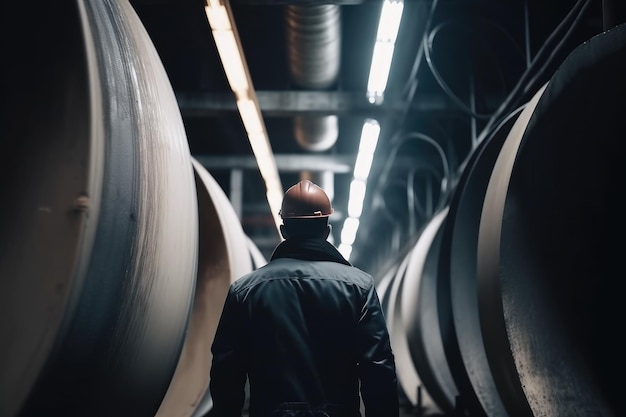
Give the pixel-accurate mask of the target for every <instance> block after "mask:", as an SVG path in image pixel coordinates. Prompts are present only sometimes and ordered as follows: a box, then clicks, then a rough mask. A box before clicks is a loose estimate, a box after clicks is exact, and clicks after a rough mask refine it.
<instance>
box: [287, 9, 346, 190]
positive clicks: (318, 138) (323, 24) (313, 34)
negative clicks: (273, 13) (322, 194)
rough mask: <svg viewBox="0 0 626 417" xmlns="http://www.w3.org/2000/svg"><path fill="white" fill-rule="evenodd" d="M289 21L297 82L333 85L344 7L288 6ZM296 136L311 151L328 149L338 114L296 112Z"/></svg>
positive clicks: (328, 182) (321, 180)
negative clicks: (319, 114) (305, 114)
mask: <svg viewBox="0 0 626 417" xmlns="http://www.w3.org/2000/svg"><path fill="white" fill-rule="evenodd" d="M285 22H286V26H287V57H288V66H289V73H290V77H291V80H292V82H293V83H294V85H295V86H296V87H298V88H302V89H305V90H324V89H328V88H330V87H333V86H334V85H335V84H336V82H337V78H338V76H339V69H340V63H341V6H340V5H337V4H314V5H291V4H290V5H286V6H285ZM294 136H295V138H296V141H297V143H298V144H299V145H300V146H301V147H302V148H303V149H305V150H307V151H311V152H321V151H326V150H328V149H330V148H331V147H332V146H334V144H335V143H336V142H337V138H338V136H339V120H338V117H337V116H336V115H323V116H302V115H296V116H295V117H294ZM301 179H310V180H311V181H313V182H315V183H317V184H319V185H320V186H321V187H322V188H324V189H325V190H330V189H332V188H333V184H334V178H333V174H332V173H328V174H326V173H322V172H305V173H303V174H302V178H301ZM331 201H332V199H331Z"/></svg>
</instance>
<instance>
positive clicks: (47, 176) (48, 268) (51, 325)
mask: <svg viewBox="0 0 626 417" xmlns="http://www.w3.org/2000/svg"><path fill="white" fill-rule="evenodd" d="M31 7H32V5H29V4H26V3H23V2H11V3H8V4H5V5H4V6H3V13H5V14H6V16H11V18H10V19H4V24H3V31H5V30H6V31H7V32H6V33H4V32H3V33H4V34H5V38H6V39H9V36H10V37H11V39H12V40H11V41H10V42H4V43H3V46H2V48H3V56H5V59H6V63H8V65H4V69H3V71H4V75H3V77H4V78H5V79H6V80H10V81H9V82H6V83H4V84H3V91H2V95H3V100H6V103H7V106H6V107H3V113H4V115H3V119H2V120H3V131H4V134H3V151H2V152H0V162H1V163H0V181H1V186H2V190H3V191H2V193H3V204H1V205H0V230H1V231H2V232H1V233H0V235H1V236H2V238H1V242H0V277H1V279H0V335H1V336H0V415H2V416H14V415H16V414H17V413H18V411H19V410H20V409H21V408H22V406H23V404H24V402H25V401H26V399H27V397H28V395H29V393H30V391H31V390H32V388H33V386H34V385H35V382H36V380H37V378H38V377H39V375H40V373H41V372H42V369H43V367H44V364H45V362H46V360H47V359H48V357H49V355H50V353H51V350H52V347H53V344H54V342H55V339H56V338H57V336H58V335H59V334H60V333H62V331H63V330H62V329H63V323H62V320H63V318H64V316H68V315H71V314H72V312H73V308H74V307H75V304H76V299H77V297H78V296H79V295H78V293H79V291H80V288H81V286H82V283H83V280H84V275H85V266H86V262H87V260H88V258H89V254H90V253H91V250H92V246H93V239H94V234H95V232H96V226H97V223H98V218H99V210H100V203H101V199H100V198H101V187H102V177H103V172H102V166H103V160H104V154H103V152H102V149H103V146H104V136H103V126H102V123H101V122H100V119H101V113H102V109H101V95H102V93H101V91H100V86H99V84H98V83H97V82H95V81H96V80H94V78H93V74H90V72H91V71H93V70H94V67H95V62H94V61H95V56H94V51H93V48H85V46H84V43H83V33H82V29H81V19H82V18H83V16H81V14H80V10H79V9H78V7H77V6H76V5H75V4H73V3H72V2H64V3H63V4H55V5H53V4H42V5H40V8H39V12H38V13H31V10H30V9H31ZM38 7H39V6H38ZM60 22H62V24H59V23H60ZM31 25H32V26H31ZM32 27H37V28H39V29H40V30H41V31H42V32H43V33H46V36H43V37H42V36H40V33H38V32H33V31H32ZM9 34H10V35H9ZM42 65H45V72H44V73H43V75H45V76H42V72H41V67H42ZM33 97H36V98H37V99H36V100H32V99H31V98H33ZM25 98H28V99H25Z"/></svg>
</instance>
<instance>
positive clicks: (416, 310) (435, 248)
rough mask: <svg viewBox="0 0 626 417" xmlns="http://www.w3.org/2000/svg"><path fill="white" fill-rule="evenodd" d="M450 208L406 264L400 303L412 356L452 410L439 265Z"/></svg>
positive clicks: (453, 390) (436, 394) (425, 234)
mask: <svg viewBox="0 0 626 417" xmlns="http://www.w3.org/2000/svg"><path fill="white" fill-rule="evenodd" d="M448 210H449V208H448V207H445V208H444V209H442V210H440V211H439V212H438V213H436V214H435V215H434V216H433V217H432V218H431V219H430V220H429V222H428V224H427V225H426V227H424V230H422V232H421V233H420V236H419V239H418V241H417V242H416V244H415V247H414V248H413V250H412V251H411V255H410V257H409V261H408V264H407V267H406V273H405V276H404V280H403V281H402V290H401V293H400V302H399V303H398V304H397V306H396V307H397V308H399V309H400V314H401V317H402V319H401V321H402V324H403V326H404V331H405V333H406V337H407V339H408V342H409V343H408V345H409V350H410V354H411V359H412V361H413V363H414V364H415V369H416V370H417V373H418V375H419V377H420V379H421V381H422V382H423V384H424V388H425V389H426V391H428V393H429V394H430V396H431V397H432V399H433V401H434V402H435V403H436V404H437V405H438V406H439V409H441V410H442V411H443V412H445V413H452V412H453V411H454V407H455V400H456V397H457V395H458V390H457V388H456V385H455V383H454V380H453V378H452V374H451V372H450V368H449V366H448V362H447V360H446V357H445V352H444V346H443V340H442V337H441V329H440V326H439V316H438V305H439V304H440V302H441V301H440V300H439V299H438V296H437V279H438V274H437V267H438V263H439V247H440V243H441V228H442V225H443V224H444V223H445V220H446V217H447V215H448Z"/></svg>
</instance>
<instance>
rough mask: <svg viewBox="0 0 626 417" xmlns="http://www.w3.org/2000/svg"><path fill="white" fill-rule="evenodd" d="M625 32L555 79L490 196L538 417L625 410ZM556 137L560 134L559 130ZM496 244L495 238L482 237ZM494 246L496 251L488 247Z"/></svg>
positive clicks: (518, 356)
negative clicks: (619, 332) (621, 334)
mask: <svg viewBox="0 0 626 417" xmlns="http://www.w3.org/2000/svg"><path fill="white" fill-rule="evenodd" d="M625 52H626V26H624V25H622V26H620V27H618V28H615V29H613V30H610V31H607V32H604V33H602V34H600V35H597V36H595V37H594V38H591V39H590V40H589V41H587V42H585V43H584V44H582V45H580V46H579V47H578V48H577V49H576V50H574V51H573V52H572V53H571V54H570V55H569V56H568V57H567V59H566V60H565V61H564V63H563V64H562V65H561V66H560V67H559V70H558V71H557V72H556V73H555V74H554V76H553V77H552V79H551V80H550V83H549V85H548V87H547V88H546V90H545V92H544V94H543V96H542V98H541V100H540V102H539V104H538V105H537V109H536V110H535V113H534V114H533V117H532V119H531V120H530V122H529V124H528V127H527V129H526V133H525V134H524V136H523V139H522V142H521V144H520V145H519V152H518V155H517V158H516V159H515V161H511V163H509V164H507V166H506V167H502V168H503V169H504V168H506V169H507V171H501V172H505V173H507V174H508V177H509V178H507V179H505V180H503V183H504V185H506V186H507V188H506V189H504V190H500V192H499V193H498V194H497V195H490V202H491V204H492V206H494V208H495V207H496V206H497V207H498V208H499V212H495V211H493V212H492V214H493V215H494V217H492V222H493V221H496V220H497V219H498V218H499V219H500V222H501V228H500V231H499V233H498V234H497V235H496V234H494V235H492V236H489V237H490V238H491V239H493V241H491V242H488V243H489V244H492V245H493V244H498V245H499V250H500V251H499V256H498V257H497V258H495V257H494V259H493V260H492V264H493V265H492V268H493V267H498V268H499V273H498V275H491V276H490V278H496V279H498V280H499V285H500V292H501V294H500V300H501V305H502V307H501V308H502V313H501V314H502V319H501V320H502V321H503V322H504V325H505V330H506V334H507V335H508V341H509V344H510V349H511V354H510V355H511V357H512V359H513V361H514V365H515V370H516V371H517V374H516V376H517V378H518V379H519V383H520V385H521V387H522V389H523V394H524V396H525V401H527V403H528V406H529V407H530V409H531V410H532V414H533V415H567V416H570V415H571V416H584V417H587V416H598V415H602V416H621V415H624V414H625V412H626V409H625V406H624V403H623V400H622V393H621V390H620V388H618V387H616V386H615V381H616V380H619V379H620V378H621V372H620V370H619V367H618V366H616V363H618V362H620V361H621V350H622V349H621V348H620V347H618V346H617V345H616V344H615V342H614V333H615V330H616V329H617V328H619V327H620V326H621V325H622V323H621V320H620V317H621V313H622V311H621V305H622V303H621V301H620V300H619V298H618V297H619V296H618V294H621V291H619V288H618V281H619V280H616V279H615V271H617V270H621V267H622V265H621V258H622V254H623V253H624V250H625V249H626V246H625V244H624V241H623V234H624V232H626V221H625V220H624V216H623V213H622V210H621V209H620V207H621V206H622V205H621V197H620V194H621V193H620V192H619V190H621V189H623V184H624V181H625V180H626V177H625V175H624V170H623V167H624V163H626V157H625V155H626V144H625V142H624V140H623V137H624V131H625V128H626V121H625V120H624V116H623V115H624V105H623V97H624V96H625V95H626V79H625V78H624V74H625V73H626V53H625ZM557 132H558V134H555V133H557ZM485 238H487V236H485ZM485 243H487V242H485Z"/></svg>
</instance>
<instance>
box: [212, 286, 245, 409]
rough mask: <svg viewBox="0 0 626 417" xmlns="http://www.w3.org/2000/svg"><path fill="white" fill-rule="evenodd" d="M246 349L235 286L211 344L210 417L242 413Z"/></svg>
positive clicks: (229, 294)
mask: <svg viewBox="0 0 626 417" xmlns="http://www.w3.org/2000/svg"><path fill="white" fill-rule="evenodd" d="M242 349H243V344H242V328H241V326H240V320H239V309H238V303H237V300H236V296H235V293H234V292H233V290H232V287H231V288H230V289H229V290H228V295H227V296H226V301H225V303H224V308H223V310H222V315H221V317H220V321H219V324H218V326H217V330H216V332H215V338H214V340H213V345H212V346H211V352H212V353H213V362H212V365H211V374H210V376H211V379H210V382H209V387H210V391H211V399H212V400H213V406H212V408H211V411H209V413H208V416H209V417H240V416H241V410H242V408H243V403H244V399H245V391H244V389H245V383H246V368H245V363H246V360H245V358H244V355H243V353H242Z"/></svg>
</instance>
